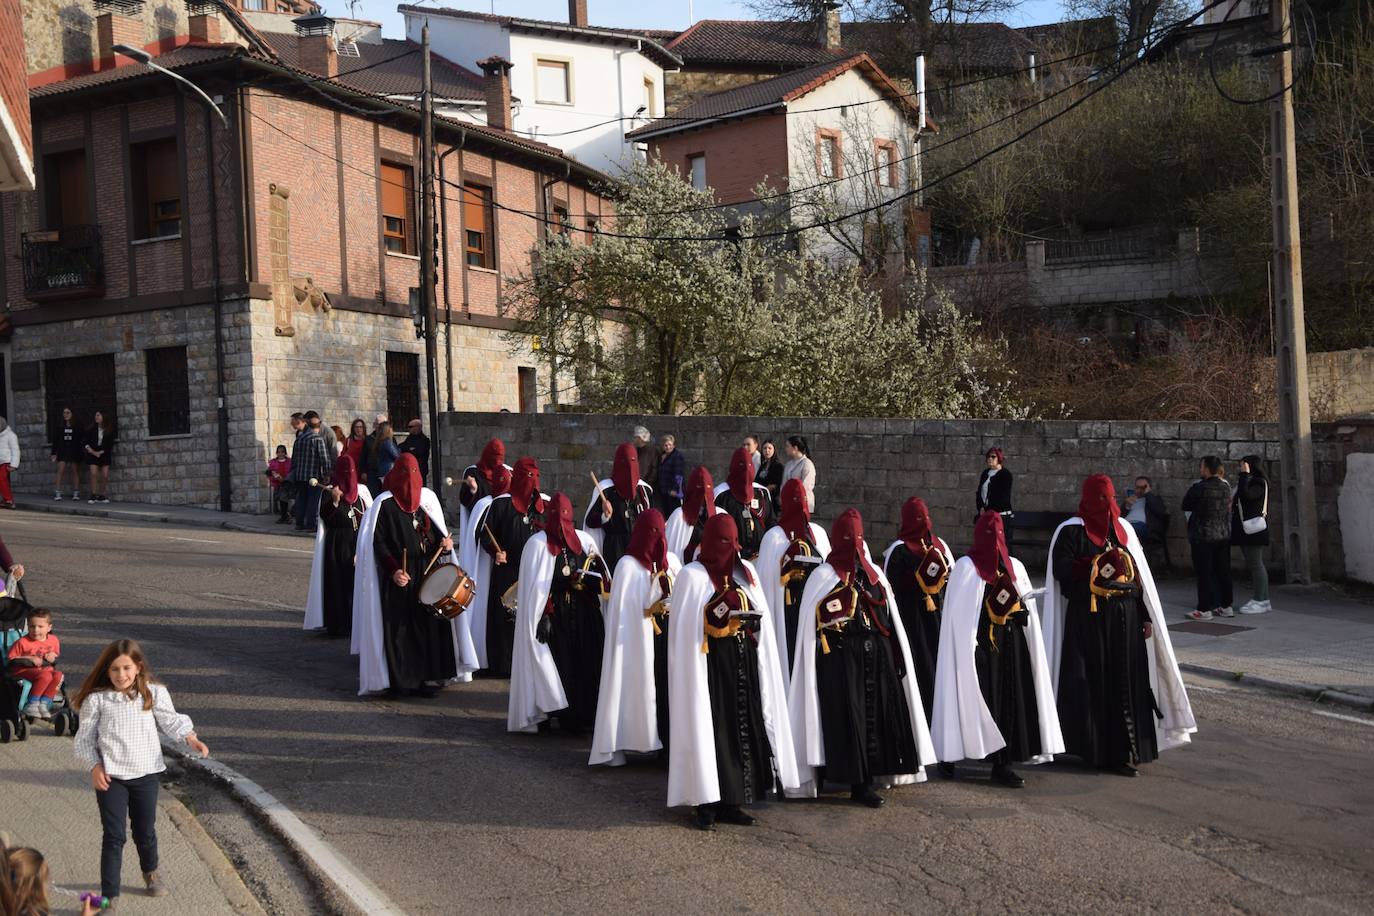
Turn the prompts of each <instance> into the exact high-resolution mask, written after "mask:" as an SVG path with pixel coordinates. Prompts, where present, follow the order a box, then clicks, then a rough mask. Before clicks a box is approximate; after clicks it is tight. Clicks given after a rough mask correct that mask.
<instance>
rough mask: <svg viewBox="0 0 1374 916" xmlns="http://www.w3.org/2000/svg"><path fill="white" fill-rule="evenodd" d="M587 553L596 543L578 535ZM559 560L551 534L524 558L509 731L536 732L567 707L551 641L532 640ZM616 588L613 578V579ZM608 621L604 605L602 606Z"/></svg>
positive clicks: (537, 539)
mask: <svg viewBox="0 0 1374 916" xmlns="http://www.w3.org/2000/svg"><path fill="white" fill-rule="evenodd" d="M577 537H578V540H579V541H580V542H581V544H582V550H583V551H584V553H596V552H597V551H596V547H595V545H594V544H593V543H592V539H591V538H590V537H588V536H587V535H586V534H585V533H584V532H581V531H579V532H577ZM557 561H558V558H557V557H555V556H554V555H553V554H551V553H549V548H548V535H546V534H545V533H544V532H542V531H540V532H539V533H538V534H536V535H535V536H534V537H532V538H530V539H529V540H528V541H527V542H526V543H525V552H524V554H523V555H522V556H521V557H520V583H519V585H518V586H517V587H516V589H515V596H516V597H515V601H516V611H515V646H514V649H513V651H512V653H511V665H510V704H509V706H508V707H507V711H506V730H507V731H512V732H534V731H538V730H539V723H540V722H543V721H544V720H545V719H547V718H548V717H549V714H550V713H555V712H558V710H560V709H564V708H566V707H567V705H568V695H567V694H566V693H565V692H564V690H563V679H562V678H560V677H559V675H558V665H557V664H555V663H554V660H553V653H552V652H550V651H549V646H548V644H547V643H542V642H540V641H539V640H537V639H535V638H534V633H535V628H536V627H538V625H539V618H540V617H542V616H543V615H544V604H545V603H546V602H547V601H548V600H549V588H550V586H551V585H552V584H553V566H554V563H556V562H557ZM611 584H612V585H614V584H615V577H614V576H612V577H611ZM601 615H602V620H603V622H604V620H605V615H606V603H605V602H604V601H602V602H601Z"/></svg>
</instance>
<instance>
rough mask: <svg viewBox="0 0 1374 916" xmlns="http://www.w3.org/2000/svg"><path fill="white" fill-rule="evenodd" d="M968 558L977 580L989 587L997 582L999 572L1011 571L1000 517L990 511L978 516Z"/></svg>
mask: <svg viewBox="0 0 1374 916" xmlns="http://www.w3.org/2000/svg"><path fill="white" fill-rule="evenodd" d="M968 557H969V559H970V560H972V561H973V566H974V568H975V569H977V570H978V578H980V579H982V580H983V581H984V582H986V583H988V584H989V585H991V584H992V583H994V582H996V581H997V576H998V573H999V571H1006V572H1007V573H1010V571H1011V553H1010V552H1009V551H1008V550H1007V541H1006V537H1005V535H1004V534H1003V533H1002V516H1001V515H998V514H997V513H996V512H993V511H992V510H991V509H989V510H987V511H985V512H984V513H983V514H982V515H980V516H978V523H977V524H976V525H974V526H973V546H972V547H970V548H969V551H968Z"/></svg>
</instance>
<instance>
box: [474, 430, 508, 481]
mask: <svg viewBox="0 0 1374 916" xmlns="http://www.w3.org/2000/svg"><path fill="white" fill-rule="evenodd" d="M505 463H506V443H504V442H502V441H501V440H500V439H492V440H490V441H489V442H487V444H486V447H485V448H483V449H482V457H481V458H478V459H477V473H479V474H481V475H482V477H483V478H484V479H485V480H486V482H487V483H491V477H492V474H494V473H495V472H496V469H497V468H499V467H501V465H503V464H505Z"/></svg>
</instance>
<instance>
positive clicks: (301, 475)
mask: <svg viewBox="0 0 1374 916" xmlns="http://www.w3.org/2000/svg"><path fill="white" fill-rule="evenodd" d="M312 412H313V411H312ZM308 417H309V414H304V415H302V414H292V415H291V428H292V429H294V430H296V442H295V444H294V445H293V446H292V449H291V481H292V484H293V489H294V490H295V491H296V530H297V531H314V530H315V524H316V523H317V522H318V521H319V518H320V488H319V487H317V486H311V485H310V480H311V478H314V479H315V480H321V481H322V480H325V479H327V478H328V477H329V469H330V466H331V462H330V461H329V456H328V455H327V454H326V453H325V444H324V439H322V438H320V435H319V434H318V433H317V432H315V431H314V430H312V429H311V428H310V427H309V426H308V425H306V423H307V419H308ZM316 419H318V415H317V416H316Z"/></svg>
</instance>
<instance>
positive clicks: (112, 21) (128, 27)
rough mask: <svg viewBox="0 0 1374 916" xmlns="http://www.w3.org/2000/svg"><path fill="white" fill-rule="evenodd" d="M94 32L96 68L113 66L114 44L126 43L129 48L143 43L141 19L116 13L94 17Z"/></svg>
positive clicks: (141, 45) (138, 46)
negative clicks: (96, 56) (96, 57)
mask: <svg viewBox="0 0 1374 916" xmlns="http://www.w3.org/2000/svg"><path fill="white" fill-rule="evenodd" d="M95 34H96V42H97V44H96V48H97V53H98V54H99V58H98V59H97V61H96V67H97V69H105V68H108V67H113V66H115V60H114V56H115V52H114V46H115V45H128V46H129V47H131V48H141V47H143V45H144V35H143V20H142V19H133V18H131V17H129V16H121V15H119V14H118V13H101V14H100V15H99V16H98V17H96V20H95Z"/></svg>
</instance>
